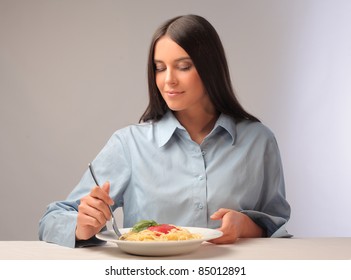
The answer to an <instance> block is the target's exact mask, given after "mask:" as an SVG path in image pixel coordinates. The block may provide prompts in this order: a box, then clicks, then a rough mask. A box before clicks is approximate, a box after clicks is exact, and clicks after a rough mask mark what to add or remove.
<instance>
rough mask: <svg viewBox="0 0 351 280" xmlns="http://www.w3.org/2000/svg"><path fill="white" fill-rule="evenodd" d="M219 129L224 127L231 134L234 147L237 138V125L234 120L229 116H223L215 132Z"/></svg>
mask: <svg viewBox="0 0 351 280" xmlns="http://www.w3.org/2000/svg"><path fill="white" fill-rule="evenodd" d="M218 127H222V128H223V129H225V130H226V131H227V132H228V133H229V135H230V136H231V137H232V145H234V143H235V138H236V125H235V121H234V120H233V118H232V117H230V116H228V115H225V114H221V115H220V116H219V118H218V120H217V122H216V124H215V126H214V128H213V131H215V130H216V129H217V128H218Z"/></svg>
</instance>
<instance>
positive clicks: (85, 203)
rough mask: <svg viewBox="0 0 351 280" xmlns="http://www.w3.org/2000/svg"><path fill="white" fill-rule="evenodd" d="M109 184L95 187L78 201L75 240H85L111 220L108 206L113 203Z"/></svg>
mask: <svg viewBox="0 0 351 280" xmlns="http://www.w3.org/2000/svg"><path fill="white" fill-rule="evenodd" d="M109 193H110V183H109V182H106V183H105V184H104V185H103V186H102V187H99V186H95V187H94V188H93V189H92V190H91V192H90V193H89V194H88V195H86V196H84V197H83V198H82V199H81V200H80V204H79V206H78V218H77V227H76V240H87V239H89V238H91V237H93V236H94V235H95V234H97V233H98V232H100V230H101V229H102V228H103V227H104V226H105V225H106V222H107V221H108V220H110V219H111V213H110V209H109V205H113V204H114V201H113V200H112V198H111V197H110V196H109Z"/></svg>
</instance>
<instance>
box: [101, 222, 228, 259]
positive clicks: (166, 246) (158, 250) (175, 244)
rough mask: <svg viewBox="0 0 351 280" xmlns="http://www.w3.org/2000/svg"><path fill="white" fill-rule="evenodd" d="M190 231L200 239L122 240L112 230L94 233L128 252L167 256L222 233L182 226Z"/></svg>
mask: <svg viewBox="0 0 351 280" xmlns="http://www.w3.org/2000/svg"><path fill="white" fill-rule="evenodd" d="M183 228H185V229H187V230H189V231H190V232H191V233H199V234H201V236H202V238H201V239H193V240H182V241H147V242H143V241H124V240H118V239H117V236H116V234H115V233H114V232H113V230H108V231H102V232H100V233H98V234H97V235H96V237H97V238H99V239H101V240H104V241H110V242H115V243H117V245H118V247H119V248H120V249H121V250H122V251H124V252H126V253H129V254H133V255H142V256H169V255H179V254H186V253H189V252H192V251H194V250H196V249H198V248H199V247H200V245H201V243H202V242H204V241H207V240H211V239H214V238H218V237H221V236H222V235H223V233H222V232H221V231H219V230H215V229H209V228H197V227H183ZM130 230H131V228H122V229H120V232H121V233H122V234H123V233H126V232H128V231H130Z"/></svg>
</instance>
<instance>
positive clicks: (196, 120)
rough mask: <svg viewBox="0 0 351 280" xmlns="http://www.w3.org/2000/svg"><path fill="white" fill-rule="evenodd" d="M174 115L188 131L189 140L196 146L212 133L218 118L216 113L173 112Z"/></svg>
mask: <svg viewBox="0 0 351 280" xmlns="http://www.w3.org/2000/svg"><path fill="white" fill-rule="evenodd" d="M174 115H175V117H176V118H177V119H178V121H179V122H180V123H181V124H182V126H184V127H185V129H186V130H187V131H188V133H189V135H190V137H191V139H192V140H193V141H194V142H196V143H198V144H201V143H202V141H203V140H204V138H205V137H206V136H207V135H208V134H209V133H210V132H211V131H212V129H213V127H214V125H215V123H216V121H217V119H218V117H219V113H218V112H216V111H213V112H208V111H202V112H174Z"/></svg>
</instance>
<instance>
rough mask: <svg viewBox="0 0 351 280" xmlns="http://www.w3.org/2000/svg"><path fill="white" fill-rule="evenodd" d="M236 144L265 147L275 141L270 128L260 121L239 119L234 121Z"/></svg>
mask: <svg viewBox="0 0 351 280" xmlns="http://www.w3.org/2000/svg"><path fill="white" fill-rule="evenodd" d="M235 142H236V144H244V143H245V144H244V145H250V144H251V145H254V146H259V147H267V145H271V144H272V143H276V139H275V135H274V133H273V132H272V130H271V129H270V128H268V127H267V126H266V125H264V124H263V123H261V122H253V121H248V120H244V121H240V122H237V123H236V141H235Z"/></svg>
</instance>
